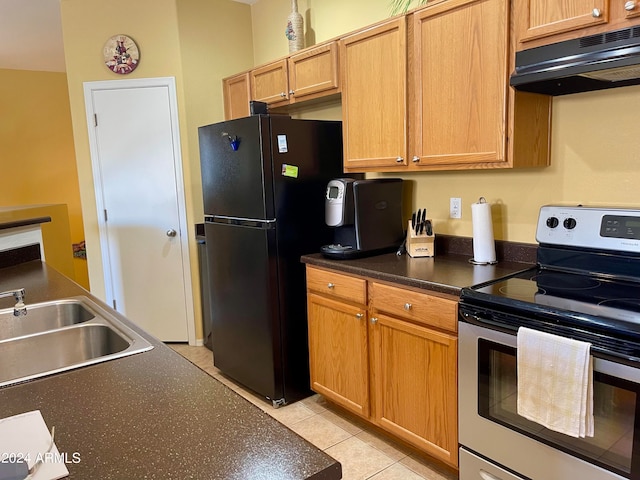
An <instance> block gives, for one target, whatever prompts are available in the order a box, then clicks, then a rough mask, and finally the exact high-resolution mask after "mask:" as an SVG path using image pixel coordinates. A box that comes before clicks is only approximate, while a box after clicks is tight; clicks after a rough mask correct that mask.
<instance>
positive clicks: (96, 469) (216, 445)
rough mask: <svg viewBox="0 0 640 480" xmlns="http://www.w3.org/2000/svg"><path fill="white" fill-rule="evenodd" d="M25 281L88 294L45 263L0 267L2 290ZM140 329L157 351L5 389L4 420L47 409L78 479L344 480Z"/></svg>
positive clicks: (318, 455) (44, 292)
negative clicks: (74, 460)
mask: <svg viewBox="0 0 640 480" xmlns="http://www.w3.org/2000/svg"><path fill="white" fill-rule="evenodd" d="M18 287H24V288H25V289H26V292H27V305H28V302H32V303H35V302H40V301H46V300H51V299H57V298H63V297H69V296H75V295H88V293H87V292H86V291H85V290H84V289H82V288H81V287H79V286H77V285H76V284H75V283H73V282H71V281H69V280H67V279H66V278H65V277H63V276H62V275H60V274H59V273H57V272H56V271H55V270H53V269H51V268H47V266H46V265H45V264H43V263H41V262H40V261H32V262H27V263H23V264H21V265H17V266H13V267H8V268H3V269H0V291H4V290H8V289H11V288H18ZM88 296H90V295H88ZM91 298H92V299H94V300H96V301H98V300H97V299H95V297H91ZM98 302H99V301H98ZM99 303H100V304H101V305H103V306H104V304H103V303H102V302H99ZM9 306H10V305H6V307H9ZM1 307H2V308H4V307H5V305H4V304H3V305H2V306H1ZM107 308H108V307H107ZM110 311H112V310H110ZM116 315H117V314H116ZM118 317H119V318H120V319H122V320H123V321H124V322H125V323H127V325H129V326H131V327H132V328H134V329H135V330H136V331H138V332H141V330H140V329H138V328H137V327H135V325H133V324H132V323H131V322H129V321H128V320H126V319H124V317H122V316H120V315H118ZM25 320H28V317H26V319H25ZM141 333H143V335H144V336H145V338H147V339H148V340H150V341H151V342H152V343H153V345H154V348H153V349H152V350H150V351H148V352H144V353H141V354H137V355H132V356H129V357H125V358H121V359H116V360H111V361H108V362H104V363H101V364H98V365H93V366H89V367H84V368H80V369H77V370H72V371H69V372H65V373H61V374H57V375H53V376H50V377H45V378H41V379H37V380H33V381H30V382H26V383H22V384H18V385H14V386H10V387H5V388H0V406H1V407H0V417H2V418H4V417H8V416H11V415H16V414H19V413H23V412H28V411H31V410H40V411H41V412H42V415H43V417H44V420H45V422H46V423H47V426H49V427H52V426H55V427H56V437H55V441H56V445H57V447H58V449H59V451H60V452H61V453H66V454H67V456H68V458H69V459H71V458H72V455H73V454H74V453H77V454H78V455H79V458H80V462H79V463H75V464H74V463H68V464H67V468H68V469H69V477H68V478H72V479H97V478H99V479H102V480H108V479H128V480H134V479H141V478H145V479H221V480H222V479H224V480H231V479H238V480H246V479H264V480H270V479H273V480H276V479H277V480H286V479H291V480H293V479H295V480H298V479H307V478H313V479H318V480H321V479H339V478H341V466H340V464H339V463H338V462H337V461H336V460H334V459H333V458H331V457H330V456H328V455H326V454H325V453H324V452H322V451H320V450H319V449H317V448H316V447H315V446H313V445H312V444H310V443H309V442H307V441H306V440H304V439H303V438H302V437H300V436H298V435H297V434H296V433H294V432H292V431H291V430H289V429H288V428H286V427H285V426H283V425H282V424H280V423H278V422H277V421H276V420H274V419H273V418H272V417H270V416H269V415H267V414H266V413H264V412H262V411H261V410H260V409H259V408H257V407H256V406H255V405H252V404H251V403H250V402H248V401H247V400H245V399H244V398H242V397H241V396H239V395H238V394H237V393H235V392H233V391H232V390H231V389H229V388H228V387H226V386H225V385H223V384H222V383H220V382H218V381H217V380H216V379H214V378H212V377H211V376H209V375H208V374H206V373H205V372H203V371H202V370H200V369H199V368H197V367H196V366H194V365H192V364H191V363H190V362H188V361H187V360H186V359H184V358H183V357H181V356H180V355H178V354H177V353H175V352H174V351H173V350H171V349H170V348H168V347H167V346H165V345H164V344H162V343H161V342H159V341H157V340H155V339H154V338H153V337H151V336H150V335H148V334H145V333H144V332H141Z"/></svg>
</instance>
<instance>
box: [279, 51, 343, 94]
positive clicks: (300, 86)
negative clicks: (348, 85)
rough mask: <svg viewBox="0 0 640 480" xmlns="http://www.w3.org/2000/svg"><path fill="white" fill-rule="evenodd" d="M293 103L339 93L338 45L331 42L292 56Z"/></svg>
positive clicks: (290, 90)
mask: <svg viewBox="0 0 640 480" xmlns="http://www.w3.org/2000/svg"><path fill="white" fill-rule="evenodd" d="M288 69H289V100H290V102H291V103H295V102H299V101H302V100H305V101H306V100H310V99H311V98H316V97H319V96H325V95H330V94H333V93H337V92H338V91H339V87H340V84H339V82H338V71H339V66H338V43H337V42H331V43H327V44H324V45H319V46H317V47H314V48H310V49H307V50H303V51H302V52H300V53H295V54H292V55H291V56H290V57H289V59H288Z"/></svg>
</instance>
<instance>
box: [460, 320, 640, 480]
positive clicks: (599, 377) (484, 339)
mask: <svg viewBox="0 0 640 480" xmlns="http://www.w3.org/2000/svg"><path fill="white" fill-rule="evenodd" d="M465 317H466V321H463V318H465ZM460 319H461V321H460V323H459V349H458V351H459V358H458V369H459V373H458V389H459V392H458V399H459V405H458V407H459V408H458V411H459V425H460V427H459V429H460V431H459V433H460V444H461V446H463V447H466V449H467V450H471V451H473V452H476V453H477V454H479V455H480V456H481V457H484V458H485V459H489V460H491V461H492V462H494V463H496V464H498V465H500V466H502V467H504V468H506V469H507V470H508V471H511V472H513V473H514V474H517V475H518V476H522V477H525V478H531V479H534V480H538V479H540V480H567V479H574V478H575V479H580V480H605V479H622V478H630V479H633V480H639V479H640V464H639V461H640V457H639V455H638V454H639V452H640V443H639V441H640V438H639V436H638V432H639V431H640V425H639V424H638V415H637V412H638V411H639V409H638V402H639V399H640V370H638V369H635V368H632V367H629V366H627V365H622V364H618V363H614V362H612V361H609V360H604V359H602V358H594V395H593V397H594V416H595V435H594V437H589V438H582V439H580V438H573V437H570V436H568V435H564V434H561V433H557V432H553V431H551V430H548V429H546V428H544V427H542V426H541V425H539V424H537V423H535V422H531V421H529V420H526V419H525V418H523V417H520V416H519V415H518V414H517V389H516V388H517V379H516V345H517V344H516V341H517V337H516V335H515V333H512V332H509V331H498V330H496V329H495V328H487V326H485V325H483V324H482V319H480V318H478V317H477V316H475V315H468V314H467V315H464V314H463V311H462V310H461V316H460ZM470 319H471V320H470ZM469 321H472V322H473V323H468V322H469ZM461 455H462V453H461ZM482 478H485V477H483V476H482V475H480V474H479V473H478V472H474V471H465V470H464V465H463V464H462V463H461V468H460V479H461V480H471V479H474V480H476V479H482ZM490 478H500V477H498V476H495V475H494V476H492V477H490Z"/></svg>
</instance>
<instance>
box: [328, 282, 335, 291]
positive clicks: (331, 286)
mask: <svg viewBox="0 0 640 480" xmlns="http://www.w3.org/2000/svg"><path fill="white" fill-rule="evenodd" d="M333 287H335V284H333V283H327V288H328V289H329V290H331V289H332V288H333Z"/></svg>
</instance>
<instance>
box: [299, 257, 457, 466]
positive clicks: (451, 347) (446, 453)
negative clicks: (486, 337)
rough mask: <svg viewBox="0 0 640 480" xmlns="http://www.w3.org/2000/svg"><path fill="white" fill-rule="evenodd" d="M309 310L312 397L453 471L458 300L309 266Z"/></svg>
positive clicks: (455, 460) (455, 436) (455, 440)
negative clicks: (322, 398) (364, 421)
mask: <svg viewBox="0 0 640 480" xmlns="http://www.w3.org/2000/svg"><path fill="white" fill-rule="evenodd" d="M363 284H366V287H367V288H366V297H363V296H361V295H359V292H360V291H361V290H362V287H363ZM346 291H350V292H352V294H351V295H348V296H347V295H345V292H346ZM307 303H308V322H309V352H310V369H311V388H312V390H314V391H315V392H318V393H320V394H322V395H324V396H325V397H326V398H327V400H330V401H332V402H334V403H336V404H338V405H340V406H342V407H344V408H346V409H347V410H349V411H351V412H354V413H356V414H358V415H360V416H361V417H363V418H366V419H367V420H368V421H370V422H371V423H373V424H375V425H377V426H379V427H380V428H383V429H385V430H387V431H388V432H389V433H391V434H393V435H395V436H397V437H398V438H400V439H402V440H404V441H406V442H408V443H410V444H412V445H414V446H415V447H417V448H419V449H420V450H422V451H424V452H425V453H428V454H429V455H431V456H433V457H435V458H437V459H439V460H442V461H443V462H445V463H447V464H449V465H451V466H453V467H457V466H458V453H457V450H458V419H457V403H458V402H457V356H458V352H457V345H458V341H457V298H455V297H449V296H444V297H443V296H441V295H437V294H431V293H424V292H421V291H417V290H415V289H407V288H404V287H401V286H396V285H392V284H385V283H380V282H378V281H374V280H370V279H365V278H361V277H356V276H349V275H345V274H344V273H337V272H333V271H331V270H326V269H321V268H318V267H314V266H307Z"/></svg>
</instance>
